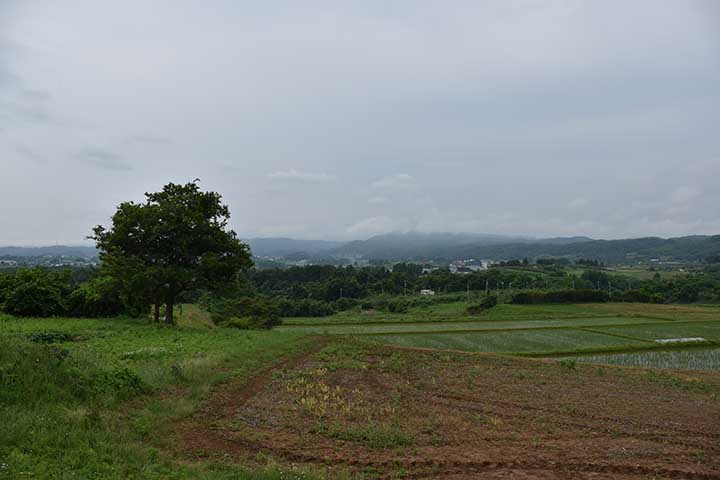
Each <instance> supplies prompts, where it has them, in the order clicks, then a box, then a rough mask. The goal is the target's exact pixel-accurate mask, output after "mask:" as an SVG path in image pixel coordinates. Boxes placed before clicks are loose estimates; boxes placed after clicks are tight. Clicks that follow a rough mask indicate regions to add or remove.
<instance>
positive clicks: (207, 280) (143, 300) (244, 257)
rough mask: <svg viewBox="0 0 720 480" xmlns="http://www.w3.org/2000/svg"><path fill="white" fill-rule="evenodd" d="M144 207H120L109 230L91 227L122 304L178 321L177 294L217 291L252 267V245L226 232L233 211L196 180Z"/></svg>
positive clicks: (150, 198) (152, 196) (150, 196)
mask: <svg viewBox="0 0 720 480" xmlns="http://www.w3.org/2000/svg"><path fill="white" fill-rule="evenodd" d="M145 197H146V201H145V202H144V203H134V202H124V203H121V204H120V205H119V206H118V208H117V211H116V212H115V214H114V215H113V217H112V225H111V226H110V227H108V228H106V227H103V226H102V225H98V226H97V227H95V228H94V229H93V231H94V235H92V236H91V237H90V238H92V239H94V240H95V242H96V244H97V248H98V250H99V251H100V258H101V262H102V267H101V269H102V270H103V271H105V272H106V273H107V274H108V275H109V276H111V277H113V278H115V279H116V281H117V282H118V288H119V289H120V290H121V291H122V292H123V294H124V300H125V301H126V302H127V303H128V304H129V305H133V306H134V307H135V308H136V309H138V310H140V311H141V310H142V309H144V308H147V307H148V306H149V305H154V307H155V308H154V316H155V319H156V320H159V316H160V306H161V305H163V304H164V305H165V321H166V322H168V323H174V317H173V309H174V305H175V304H176V301H177V298H178V295H180V294H181V293H182V292H186V291H188V290H194V289H209V290H213V289H217V288H219V287H221V286H222V285H224V284H226V283H227V282H229V281H231V280H232V279H233V278H235V276H236V275H237V273H238V272H240V271H242V270H244V269H247V268H249V267H251V266H252V259H251V256H250V250H249V247H248V246H247V245H246V244H244V243H242V242H241V241H240V240H239V239H238V238H237V235H236V234H235V232H234V231H232V230H228V228H227V222H228V220H229V218H230V210H229V209H228V207H227V205H224V204H222V202H221V196H220V195H219V194H218V193H216V192H202V191H200V189H199V187H198V184H197V182H191V183H186V184H184V185H178V184H174V183H169V184H167V185H165V187H163V189H162V191H160V192H156V193H146V194H145Z"/></svg>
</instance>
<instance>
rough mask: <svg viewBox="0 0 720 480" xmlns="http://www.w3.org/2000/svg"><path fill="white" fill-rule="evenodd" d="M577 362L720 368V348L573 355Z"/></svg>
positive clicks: (685, 368)
mask: <svg viewBox="0 0 720 480" xmlns="http://www.w3.org/2000/svg"><path fill="white" fill-rule="evenodd" d="M572 358H573V359H574V360H575V361H577V362H583V363H602V364H608V365H624V366H628V367H651V368H676V369H682V370H720V348H697V349H696V348H692V349H685V350H671V351H651V352H635V353H620V354H614V355H588V356H580V357H572Z"/></svg>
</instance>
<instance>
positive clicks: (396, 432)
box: [310, 423, 413, 449]
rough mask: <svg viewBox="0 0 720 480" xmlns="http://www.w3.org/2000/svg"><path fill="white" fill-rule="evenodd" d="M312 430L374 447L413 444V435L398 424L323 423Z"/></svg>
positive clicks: (389, 447) (385, 447) (394, 446)
mask: <svg viewBox="0 0 720 480" xmlns="http://www.w3.org/2000/svg"><path fill="white" fill-rule="evenodd" d="M310 432H312V433H315V434H319V435H323V436H326V437H331V438H337V439H339V440H347V441H350V442H359V443H363V444H365V445H367V446H368V447H370V448H374V449H391V448H398V447H405V446H408V445H412V444H413V439H412V437H411V436H410V435H408V434H406V433H404V432H403V431H401V430H400V429H399V428H398V427H397V426H393V425H387V424H382V423H369V424H364V425H342V424H339V423H331V424H324V423H321V424H318V425H317V426H315V427H313V428H312V429H310Z"/></svg>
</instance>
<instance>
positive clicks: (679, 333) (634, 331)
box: [593, 321, 720, 342]
mask: <svg viewBox="0 0 720 480" xmlns="http://www.w3.org/2000/svg"><path fill="white" fill-rule="evenodd" d="M593 331H597V332H604V333H611V334H622V335H628V336H632V337H635V338H641V339H643V340H650V341H654V340H656V339H666V338H686V337H703V338H705V339H706V340H709V341H714V342H720V322H718V321H716V322H676V323H672V324H664V325H662V324H653V325H630V326H624V327H622V328H618V327H594V328H593Z"/></svg>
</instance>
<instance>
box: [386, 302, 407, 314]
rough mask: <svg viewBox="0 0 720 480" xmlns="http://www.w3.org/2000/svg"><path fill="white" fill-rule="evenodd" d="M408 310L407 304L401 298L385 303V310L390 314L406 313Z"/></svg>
mask: <svg viewBox="0 0 720 480" xmlns="http://www.w3.org/2000/svg"><path fill="white" fill-rule="evenodd" d="M408 308H409V305H408V302H407V301H406V300H404V299H401V298H399V299H396V300H390V301H388V302H387V310H388V312H390V313H407V311H408Z"/></svg>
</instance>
